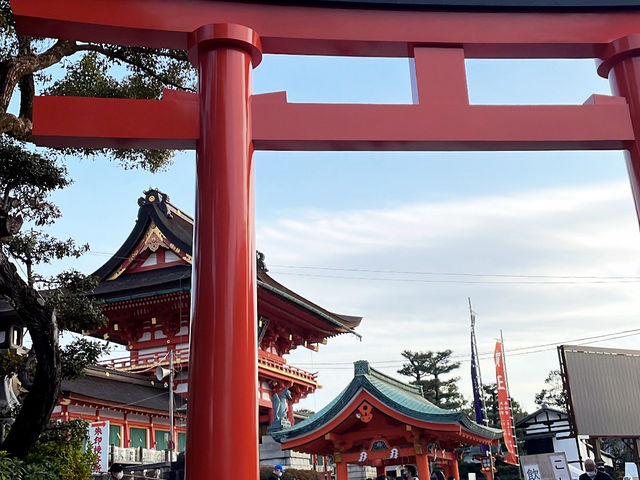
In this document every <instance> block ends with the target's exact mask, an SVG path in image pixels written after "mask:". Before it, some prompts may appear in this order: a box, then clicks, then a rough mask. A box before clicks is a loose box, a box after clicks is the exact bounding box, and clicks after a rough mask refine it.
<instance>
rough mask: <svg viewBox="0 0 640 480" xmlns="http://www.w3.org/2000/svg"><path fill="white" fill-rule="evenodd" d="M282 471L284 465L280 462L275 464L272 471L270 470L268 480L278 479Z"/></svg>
mask: <svg viewBox="0 0 640 480" xmlns="http://www.w3.org/2000/svg"><path fill="white" fill-rule="evenodd" d="M283 473H284V467H283V466H282V465H280V464H277V465H276V466H275V467H273V472H271V475H269V480H280V477H282V474H283Z"/></svg>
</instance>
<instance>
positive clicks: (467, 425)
mask: <svg viewBox="0 0 640 480" xmlns="http://www.w3.org/2000/svg"><path fill="white" fill-rule="evenodd" d="M361 389H364V390H366V391H367V392H369V393H370V394H371V395H372V396H373V397H374V398H376V399H377V400H379V401H380V402H382V403H383V404H385V405H386V406H387V407H389V408H391V409H393V410H395V411H397V412H399V413H402V414H403V415H406V416H408V417H411V418H414V419H416V420H421V421H425V422H432V423H442V424H452V423H457V424H459V425H461V426H462V428H463V429H464V430H467V431H468V432H472V433H474V434H477V435H480V436H482V437H485V438H488V439H497V438H500V437H502V430H498V429H495V428H489V427H484V426H481V425H478V424H477V423H475V422H473V421H472V420H470V419H469V417H467V415H466V414H464V413H463V412H459V411H455V410H445V409H443V408H440V407H437V406H435V405H434V404H433V403H431V402H429V401H428V400H426V399H425V398H424V397H423V396H422V395H421V394H420V393H421V392H420V388H419V387H416V386H413V385H408V384H406V383H403V382H401V381H399V380H396V379H395V378H392V377H390V376H388V375H385V374H384V373H382V372H379V371H377V370H375V369H374V368H371V366H369V362H367V361H366V360H359V361H357V362H355V363H354V377H353V380H351V383H349V385H348V386H347V388H345V389H344V390H343V391H342V392H341V393H340V394H339V395H338V396H337V397H336V398H335V399H334V400H333V401H332V402H331V403H329V405H327V406H326V407H324V408H323V409H322V410H320V411H319V412H318V413H316V414H314V415H312V416H311V417H309V418H308V419H306V420H304V421H303V422H300V423H298V424H296V425H294V426H293V427H291V428H287V429H285V430H281V431H278V432H273V433H272V434H271V435H272V436H273V438H274V439H275V440H276V441H278V442H280V443H283V442H287V441H289V440H293V439H295V438H298V437H301V436H304V435H307V434H309V433H311V432H313V431H314V430H317V429H319V428H321V427H322V426H323V425H325V424H326V423H328V422H330V421H331V420H332V419H333V418H335V417H336V416H337V415H339V414H340V412H341V411H342V410H343V409H344V408H345V407H346V406H347V405H348V404H349V403H350V402H351V400H352V399H353V398H354V397H355V396H356V395H357V394H358V392H359V391H360V390H361Z"/></svg>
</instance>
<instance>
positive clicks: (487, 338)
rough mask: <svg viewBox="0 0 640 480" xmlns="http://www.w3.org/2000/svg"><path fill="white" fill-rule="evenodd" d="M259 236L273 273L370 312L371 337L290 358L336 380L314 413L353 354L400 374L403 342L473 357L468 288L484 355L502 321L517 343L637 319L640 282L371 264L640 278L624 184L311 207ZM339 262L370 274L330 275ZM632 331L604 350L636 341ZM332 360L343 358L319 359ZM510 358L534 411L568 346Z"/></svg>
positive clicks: (337, 384) (515, 390) (310, 292)
mask: <svg viewBox="0 0 640 480" xmlns="http://www.w3.org/2000/svg"><path fill="white" fill-rule="evenodd" d="M257 236H258V245H259V248H260V249H261V250H262V251H264V252H266V253H267V264H268V265H269V266H270V268H271V274H272V275H273V276H274V277H275V278H277V279H279V280H280V281H282V282H283V283H285V284H286V285H287V286H288V287H290V288H292V289H293V290H295V291H297V292H298V293H300V294H302V295H304V296H306V297H307V298H309V299H310V300H312V301H314V302H316V303H319V304H321V305H323V306H324V307H326V308H328V309H329V310H334V311H338V312H340V313H346V314H354V315H362V316H364V320H363V322H362V325H361V327H360V328H359V331H360V333H361V334H363V336H364V340H363V341H362V342H358V341H357V339H355V338H354V337H347V336H343V337H342V338H335V339H332V340H330V341H329V344H328V345H327V346H323V347H322V348H321V351H320V353H317V354H309V353H308V352H295V353H294V354H293V356H292V359H291V363H293V364H296V363H300V364H302V363H304V365H301V366H304V367H305V368H307V369H309V370H313V369H314V368H316V369H319V370H320V382H321V383H322V384H323V385H324V388H323V389H322V390H319V391H318V392H317V393H316V394H315V395H314V396H312V397H310V399H309V400H307V401H306V404H305V405H306V406H308V407H309V408H320V407H321V406H323V405H324V404H326V403H327V402H328V401H330V400H331V398H333V397H334V396H335V395H336V394H337V393H338V392H339V391H340V390H341V389H342V388H343V387H344V386H345V384H346V383H347V382H348V381H349V379H350V378H351V376H352V370H351V366H350V363H351V362H353V361H355V360H358V359H369V360H370V361H372V362H376V361H377V362H385V361H386V362H388V363H379V364H378V366H380V367H383V366H384V368H383V370H384V371H385V372H387V373H394V372H395V370H397V369H398V367H399V365H400V363H401V360H402V359H401V357H400V352H401V351H402V350H403V349H412V350H441V349H444V348H451V349H453V350H454V351H455V353H456V354H459V355H464V356H466V355H468V352H469V331H468V324H469V318H468V305H467V297H471V298H472V300H473V303H474V309H476V310H477V311H478V312H479V314H480V315H479V317H478V327H477V332H478V342H479V350H480V351H481V352H488V351H492V350H493V344H494V341H495V337H497V336H499V331H500V329H503V331H504V335H505V343H506V346H507V350H509V349H513V348H519V347H524V346H529V345H538V344H544V343H551V342H556V341H565V340H572V339H576V338H581V337H586V336H590V335H594V334H599V333H604V332H612V331H619V330H625V329H629V328H635V326H636V325H637V320H636V313H637V312H638V311H639V310H640V302H639V301H638V300H637V294H636V286H637V284H636V283H611V282H610V281H606V282H607V283H596V284H594V283H580V284H559V285H548V284H536V283H524V284H514V283H509V284H505V283H473V282H513V281H515V280H517V281H522V282H540V281H558V282H560V281H564V280H563V279H558V278H553V279H544V278H520V279H513V278H508V277H478V276H451V275H449V276H443V275H426V274H422V275H418V274H410V273H395V274H391V273H384V272H373V270H393V271H397V272H449V273H477V274H511V275H514V274H517V275H554V276H563V275H567V276H598V277H602V276H634V275H636V274H637V272H638V268H639V266H640V242H639V241H638V240H640V238H639V235H638V225H637V220H636V217H635V211H634V207H633V200H632V198H631V193H630V189H629V186H628V184H626V183H610V184H596V185H590V186H582V187H571V188H558V189H547V190H537V191H530V192H525V193H520V194H514V195H508V196H507V195H505V196H498V195H495V196H486V197H479V198H472V199H463V200H455V201H449V202H440V203H422V204H409V205H404V206H402V207H400V208H393V209H386V210H353V211H341V212H336V211H331V212H328V211H327V212H323V211H317V210H316V211H308V212H305V213H303V214H302V215H299V216H298V217H297V218H296V219H290V218H282V219H280V220H278V221H275V222H270V223H268V224H260V223H259V224H258V235H257ZM278 265H280V266H278ZM282 265H291V266H315V267H324V268H328V270H317V269H292V268H284V267H282ZM335 267H338V268H353V269H361V270H367V271H342V270H331V268H335ZM307 275H309V276H307ZM344 277H348V278H344ZM434 280H440V281H445V282H448V283H439V282H434ZM587 280H588V279H584V280H581V282H584V281H587ZM590 281H599V280H597V279H592V280H590ZM465 282H469V283H465ZM635 339H636V341H637V337H635ZM633 340H634V337H629V338H626V339H619V340H616V341H614V342H610V343H603V345H619V346H622V347H624V346H631V344H630V342H632V341H633ZM389 361H390V362H389ZM311 362H313V365H311ZM325 362H326V363H337V364H333V365H320V363H325ZM507 364H508V367H509V372H508V374H509V379H510V383H511V389H512V394H513V395H514V397H515V398H517V399H518V400H519V401H520V402H521V403H522V404H524V405H525V406H526V407H528V408H529V409H531V408H533V395H534V393H535V392H536V391H538V390H540V389H541V388H542V386H543V380H544V378H545V377H546V374H547V372H548V371H549V370H550V369H552V368H557V354H556V352H555V351H554V350H550V351H545V352H540V353H536V354H530V355H522V356H515V355H514V356H513V357H511V358H509V357H508V358H507ZM482 368H483V369H484V377H485V381H488V380H489V381H490V379H491V378H492V376H493V370H492V368H493V365H492V363H491V360H487V361H483V362H482ZM467 371H468V363H463V364H462V367H461V369H460V371H459V372H460V373H459V374H460V375H461V376H462V380H461V381H462V382H463V384H461V387H462V390H463V392H465V394H466V395H467V396H469V395H470V390H471V389H470V386H469V383H470V382H469V378H468V373H467Z"/></svg>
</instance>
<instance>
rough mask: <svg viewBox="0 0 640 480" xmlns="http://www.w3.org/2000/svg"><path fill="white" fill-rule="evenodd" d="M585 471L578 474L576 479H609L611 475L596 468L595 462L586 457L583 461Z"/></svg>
mask: <svg viewBox="0 0 640 480" xmlns="http://www.w3.org/2000/svg"><path fill="white" fill-rule="evenodd" d="M584 470H585V473H583V474H582V475H580V478H579V479H578V480H611V477H610V476H609V474H608V473H607V472H604V471H600V470H598V469H597V468H596V462H594V461H593V460H592V459H590V458H587V459H586V460H585V461H584Z"/></svg>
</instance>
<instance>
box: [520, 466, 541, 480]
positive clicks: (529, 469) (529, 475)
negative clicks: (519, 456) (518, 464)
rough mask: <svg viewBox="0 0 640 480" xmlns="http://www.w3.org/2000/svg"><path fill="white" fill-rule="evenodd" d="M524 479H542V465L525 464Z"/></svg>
mask: <svg viewBox="0 0 640 480" xmlns="http://www.w3.org/2000/svg"><path fill="white" fill-rule="evenodd" d="M523 468H524V480H542V476H541V475H540V467H538V465H537V464H531V465H525V466H524V467H523Z"/></svg>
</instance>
